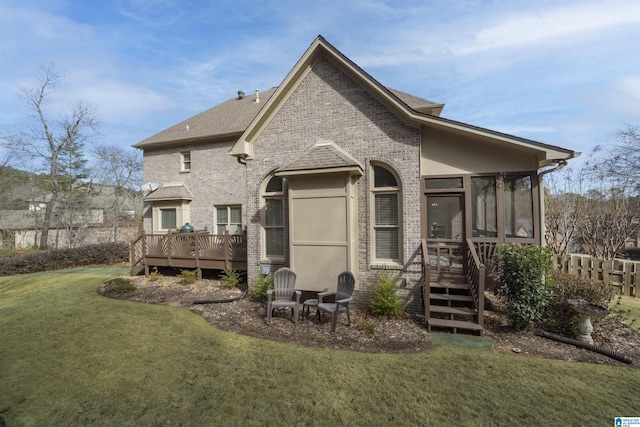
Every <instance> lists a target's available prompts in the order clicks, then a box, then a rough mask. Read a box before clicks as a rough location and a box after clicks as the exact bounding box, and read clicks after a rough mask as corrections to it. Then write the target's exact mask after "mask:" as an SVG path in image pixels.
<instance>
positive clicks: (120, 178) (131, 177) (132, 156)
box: [94, 145, 142, 241]
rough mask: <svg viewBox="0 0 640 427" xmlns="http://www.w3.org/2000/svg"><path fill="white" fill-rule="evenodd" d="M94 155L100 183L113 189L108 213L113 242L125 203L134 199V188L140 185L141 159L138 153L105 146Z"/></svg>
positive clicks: (97, 148) (95, 151)
mask: <svg viewBox="0 0 640 427" xmlns="http://www.w3.org/2000/svg"><path fill="white" fill-rule="evenodd" d="M94 154H95V156H96V158H97V161H98V164H97V167H96V170H97V172H98V173H99V176H100V178H99V180H100V182H101V183H102V184H104V185H109V186H111V187H113V193H112V194H111V200H110V212H109V213H110V217H112V218H113V223H112V224H113V240H114V241H118V227H119V224H120V219H121V218H122V217H123V213H124V210H125V208H126V205H127V201H131V200H132V199H133V198H134V196H135V188H137V187H139V186H140V184H141V183H142V158H141V156H140V153H139V152H138V151H133V150H126V151H125V150H124V149H122V148H120V147H114V146H105V145H102V146H98V147H96V149H95V150H94Z"/></svg>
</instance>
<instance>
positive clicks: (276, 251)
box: [262, 176, 284, 259]
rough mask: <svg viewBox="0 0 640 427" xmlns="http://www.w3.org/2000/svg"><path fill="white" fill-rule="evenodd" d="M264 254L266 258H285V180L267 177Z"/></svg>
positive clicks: (263, 192) (278, 177) (263, 204)
mask: <svg viewBox="0 0 640 427" xmlns="http://www.w3.org/2000/svg"><path fill="white" fill-rule="evenodd" d="M262 211H263V215H262V230H263V234H262V236H263V239H262V240H263V242H264V243H263V245H262V254H263V257H264V258H266V259H282V258H284V180H283V178H282V177H281V176H271V177H270V178H268V179H267V181H266V183H265V185H264V187H263V191H262Z"/></svg>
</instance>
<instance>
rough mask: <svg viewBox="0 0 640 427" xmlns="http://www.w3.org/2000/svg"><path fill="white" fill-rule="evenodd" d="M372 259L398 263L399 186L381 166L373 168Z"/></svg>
mask: <svg viewBox="0 0 640 427" xmlns="http://www.w3.org/2000/svg"><path fill="white" fill-rule="evenodd" d="M371 191H372V193H373V197H372V198H373V221H372V222H373V234H374V236H373V237H374V238H373V244H374V249H373V255H374V256H373V257H374V259H375V260H376V261H383V262H384V261H390V262H399V261H400V242H401V241H402V236H401V230H400V186H399V185H398V180H397V179H396V177H395V175H394V174H393V173H392V172H391V171H390V170H388V169H386V168H385V167H383V166H378V165H375V166H373V188H372V189H371Z"/></svg>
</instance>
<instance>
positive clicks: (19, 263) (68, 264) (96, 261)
mask: <svg viewBox="0 0 640 427" xmlns="http://www.w3.org/2000/svg"><path fill="white" fill-rule="evenodd" d="M128 262H129V245H128V244H127V243H122V242H119V243H101V244H98V245H88V246H82V247H80V248H73V249H54V250H48V251H38V252H34V253H29V254H26V255H23V256H16V257H12V258H3V259H0V276H10V275H13V274H28V273H37V272H39V271H52V270H62V269H65V268H72V267H78V266H83V265H105V264H106V265H110V264H120V263H128Z"/></svg>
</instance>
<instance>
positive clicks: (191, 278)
mask: <svg viewBox="0 0 640 427" xmlns="http://www.w3.org/2000/svg"><path fill="white" fill-rule="evenodd" d="M178 277H179V278H180V283H182V284H183V285H191V284H193V283H195V282H196V280H197V279H198V278H197V275H196V271H195V270H180V274H178Z"/></svg>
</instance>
